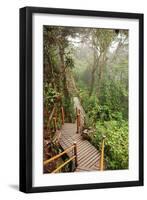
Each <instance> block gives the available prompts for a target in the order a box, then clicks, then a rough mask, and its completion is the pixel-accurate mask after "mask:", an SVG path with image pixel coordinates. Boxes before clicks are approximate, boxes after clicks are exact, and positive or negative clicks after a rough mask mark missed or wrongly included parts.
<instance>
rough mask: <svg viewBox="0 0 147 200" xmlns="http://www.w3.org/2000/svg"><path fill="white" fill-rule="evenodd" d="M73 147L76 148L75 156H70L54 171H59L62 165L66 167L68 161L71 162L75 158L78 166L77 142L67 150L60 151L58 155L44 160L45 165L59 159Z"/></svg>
mask: <svg viewBox="0 0 147 200" xmlns="http://www.w3.org/2000/svg"><path fill="white" fill-rule="evenodd" d="M71 149H74V156H72V157H71V158H69V159H68V160H67V161H66V162H64V163H63V164H61V165H60V166H59V167H58V168H57V169H55V170H54V171H53V172H52V173H56V172H57V171H59V170H60V169H61V168H62V167H64V166H65V165H66V164H67V163H69V162H70V161H72V160H74V159H75V167H77V165H78V164H77V144H76V142H74V144H73V145H72V146H70V147H69V148H67V149H66V150H64V151H63V152H62V153H59V154H58V155H56V156H54V157H52V158H50V159H48V160H45V161H44V162H43V164H44V165H46V164H48V163H50V162H52V161H53V160H56V159H58V158H59V157H61V156H62V155H64V154H65V153H67V152H68V151H70V150H71Z"/></svg>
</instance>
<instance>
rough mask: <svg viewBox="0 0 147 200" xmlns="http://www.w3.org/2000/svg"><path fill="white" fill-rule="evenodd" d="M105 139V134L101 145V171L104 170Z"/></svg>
mask: <svg viewBox="0 0 147 200" xmlns="http://www.w3.org/2000/svg"><path fill="white" fill-rule="evenodd" d="M104 140H105V136H103V139H102V147H101V159H100V170H101V171H103V170H104Z"/></svg>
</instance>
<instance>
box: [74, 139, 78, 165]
mask: <svg viewBox="0 0 147 200" xmlns="http://www.w3.org/2000/svg"><path fill="white" fill-rule="evenodd" d="M74 156H75V167H77V166H78V160H77V143H76V142H74Z"/></svg>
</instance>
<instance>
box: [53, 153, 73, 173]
mask: <svg viewBox="0 0 147 200" xmlns="http://www.w3.org/2000/svg"><path fill="white" fill-rule="evenodd" d="M75 158H76V156H72V157H71V158H70V159H68V160H67V161H66V162H64V163H63V164H62V165H60V166H59V167H58V168H57V169H55V170H54V171H53V172H52V173H56V172H57V171H59V170H60V169H61V168H62V167H64V166H65V165H66V164H68V163H69V162H70V161H72V160H74V159H75Z"/></svg>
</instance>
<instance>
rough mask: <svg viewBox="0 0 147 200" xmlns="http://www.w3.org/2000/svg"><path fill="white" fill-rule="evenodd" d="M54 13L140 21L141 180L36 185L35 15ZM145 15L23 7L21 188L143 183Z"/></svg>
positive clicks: (41, 189)
mask: <svg viewBox="0 0 147 200" xmlns="http://www.w3.org/2000/svg"><path fill="white" fill-rule="evenodd" d="M34 13H44V14H45V13H50V14H61V15H72V16H76V15H78V16H96V17H97V16H98V17H110V18H120V19H121V18H125V19H137V20H139V64H138V65H139V180H137V181H127V182H111V183H110V182H108V183H92V184H87V183H85V184H80V185H79V184H78V185H63V186H59V185H58V184H57V185H56V186H47V187H46V186H45V187H33V186H32V170H33V169H32V122H33V120H32V90H33V88H32V75H33V72H32V15H33V14H34ZM143 23H144V22H143V14H138V13H120V12H105V11H90V10H71V9H59V8H42V7H24V8H21V9H20V191H22V192H26V193H33V192H53V191H64V190H83V189H98V188H115V187H129V186H142V185H143V53H144V52H143Z"/></svg>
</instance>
